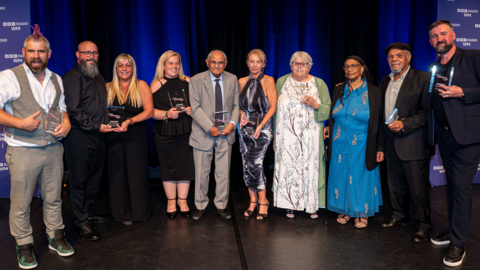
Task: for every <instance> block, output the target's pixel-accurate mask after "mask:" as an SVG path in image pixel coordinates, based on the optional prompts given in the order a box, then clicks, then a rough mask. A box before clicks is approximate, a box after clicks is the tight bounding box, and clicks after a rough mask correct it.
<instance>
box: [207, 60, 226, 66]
mask: <svg viewBox="0 0 480 270" xmlns="http://www.w3.org/2000/svg"><path fill="white" fill-rule="evenodd" d="M210 64H212V65H214V66H216V65H217V64H218V65H219V66H223V65H224V64H225V62H223V61H220V62H217V61H210Z"/></svg>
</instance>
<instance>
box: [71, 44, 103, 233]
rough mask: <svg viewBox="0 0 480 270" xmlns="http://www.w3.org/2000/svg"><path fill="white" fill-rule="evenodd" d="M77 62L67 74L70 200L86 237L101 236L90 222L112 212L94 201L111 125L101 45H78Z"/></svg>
mask: <svg viewBox="0 0 480 270" xmlns="http://www.w3.org/2000/svg"><path fill="white" fill-rule="evenodd" d="M76 55H77V58H78V62H77V65H76V66H75V67H74V68H72V69H71V70H70V71H68V72H67V73H66V74H65V75H63V77H62V80H63V87H64V89H65V103H66V105H67V112H68V115H69V117H70V119H71V122H72V130H71V132H70V134H69V136H68V137H67V138H66V139H65V157H66V160H67V166H68V169H69V184H70V203H71V205H72V212H73V215H74V217H75V225H76V226H77V228H78V231H79V234H80V236H81V237H82V238H83V239H85V240H98V239H100V235H99V234H98V233H96V232H95V231H94V230H93V228H92V226H91V225H90V223H100V222H105V221H108V220H109V219H110V216H99V215H97V214H96V213H95V207H94V203H95V200H96V198H97V193H98V188H99V186H100V182H101V178H102V172H103V164H104V160H105V153H106V146H105V141H104V136H105V135H104V134H105V133H107V132H110V131H112V129H111V128H110V126H109V125H108V112H107V109H106V106H107V89H106V83H105V79H104V78H103V77H102V75H100V74H99V72H98V66H97V63H98V48H97V46H96V45H95V43H93V42H91V41H84V42H82V43H80V44H79V45H78V51H77V53H76Z"/></svg>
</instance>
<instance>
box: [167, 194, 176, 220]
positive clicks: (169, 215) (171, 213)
mask: <svg viewBox="0 0 480 270" xmlns="http://www.w3.org/2000/svg"><path fill="white" fill-rule="evenodd" d="M176 199H177V198H174V199H167V200H169V201H175V200H176ZM176 208H177V206H176V205H175V209H176ZM167 216H168V217H169V218H171V219H174V218H175V217H176V216H177V210H175V211H174V212H167Z"/></svg>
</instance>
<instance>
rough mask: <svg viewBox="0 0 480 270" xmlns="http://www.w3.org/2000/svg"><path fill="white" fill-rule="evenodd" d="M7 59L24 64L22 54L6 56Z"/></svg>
mask: <svg viewBox="0 0 480 270" xmlns="http://www.w3.org/2000/svg"><path fill="white" fill-rule="evenodd" d="M5 58H6V59H12V60H13V62H14V63H22V62H23V59H22V58H23V55H21V54H16V53H15V54H5Z"/></svg>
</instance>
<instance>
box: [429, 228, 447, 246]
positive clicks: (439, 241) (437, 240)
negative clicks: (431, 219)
mask: <svg viewBox="0 0 480 270" xmlns="http://www.w3.org/2000/svg"><path fill="white" fill-rule="evenodd" d="M430 241H432V243H433V244H435V245H439V246H441V245H448V244H450V233H449V231H448V229H446V230H445V231H443V232H441V233H439V234H437V235H435V236H434V237H432V238H431V239H430Z"/></svg>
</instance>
